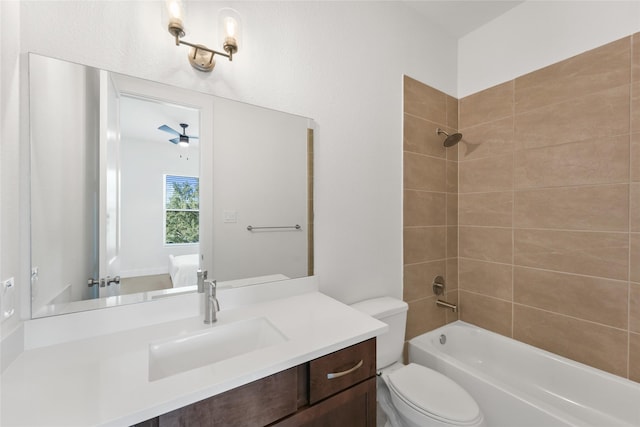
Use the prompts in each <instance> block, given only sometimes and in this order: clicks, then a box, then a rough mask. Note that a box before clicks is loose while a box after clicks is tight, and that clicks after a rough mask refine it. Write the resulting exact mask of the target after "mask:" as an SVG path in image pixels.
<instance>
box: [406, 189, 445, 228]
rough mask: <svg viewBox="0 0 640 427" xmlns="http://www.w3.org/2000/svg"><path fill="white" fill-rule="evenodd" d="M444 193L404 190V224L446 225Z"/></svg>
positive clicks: (407, 225) (408, 225)
mask: <svg viewBox="0 0 640 427" xmlns="http://www.w3.org/2000/svg"><path fill="white" fill-rule="evenodd" d="M446 203H447V195H446V193H433V192H430V191H416V190H405V191H404V215H403V216H404V226H405V227H410V226H431V225H446V220H447V218H446V213H447V212H446V209H447V204H446Z"/></svg>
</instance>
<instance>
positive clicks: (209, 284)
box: [198, 270, 220, 324]
mask: <svg viewBox="0 0 640 427" xmlns="http://www.w3.org/2000/svg"><path fill="white" fill-rule="evenodd" d="M198 293H199V294H202V293H204V323H206V324H210V323H214V322H215V321H216V320H218V319H217V316H216V314H217V313H218V311H220V303H219V302H218V298H217V297H216V281H215V280H207V270H198Z"/></svg>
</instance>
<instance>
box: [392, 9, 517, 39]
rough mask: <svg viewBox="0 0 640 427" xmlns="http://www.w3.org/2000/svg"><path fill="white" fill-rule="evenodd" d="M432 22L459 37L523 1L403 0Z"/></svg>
mask: <svg viewBox="0 0 640 427" xmlns="http://www.w3.org/2000/svg"><path fill="white" fill-rule="evenodd" d="M404 1H405V3H406V4H407V6H409V7H411V8H412V9H414V10H415V11H417V12H418V13H419V14H421V15H422V16H423V17H425V18H426V19H427V20H428V21H430V22H431V23H432V24H434V25H437V26H438V27H439V28H440V29H441V30H443V31H444V32H446V33H448V34H449V35H451V36H453V37H456V38H460V37H462V36H464V35H465V34H468V33H470V32H471V31H473V30H475V29H477V28H479V27H481V26H483V25H484V24H486V23H488V22H489V21H492V20H494V19H495V18H497V17H498V16H500V15H502V14H503V13H505V12H507V11H508V10H509V9H512V8H514V7H516V6H518V5H519V4H521V3H524V0H521V1H511V0H504V1H485V0H439V1H436V0H434V1H432V0H404Z"/></svg>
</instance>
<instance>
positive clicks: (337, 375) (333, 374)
mask: <svg viewBox="0 0 640 427" xmlns="http://www.w3.org/2000/svg"><path fill="white" fill-rule="evenodd" d="M363 364H364V360H361V361H359V362H358V363H356V366H354V367H353V368H351V369H347V370H346V371H342V372H331V373H330V374H327V379H328V380H332V379H334V378H340V377H343V376H345V375H348V374H350V373H352V372H354V371H357V370H358V369H360V368H361V367H362V365H363Z"/></svg>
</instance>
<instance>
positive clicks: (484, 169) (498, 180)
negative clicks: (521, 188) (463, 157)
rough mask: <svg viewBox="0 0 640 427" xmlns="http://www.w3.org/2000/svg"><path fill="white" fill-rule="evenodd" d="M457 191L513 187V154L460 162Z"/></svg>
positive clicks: (465, 191) (508, 188) (472, 191)
mask: <svg viewBox="0 0 640 427" xmlns="http://www.w3.org/2000/svg"><path fill="white" fill-rule="evenodd" d="M458 168H459V175H458V180H459V192H460V193H477V192H488V191H507V190H511V189H512V188H513V154H506V155H503V156H493V157H485V158H482V159H477V160H468V161H463V162H460V163H459V165H458Z"/></svg>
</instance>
